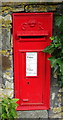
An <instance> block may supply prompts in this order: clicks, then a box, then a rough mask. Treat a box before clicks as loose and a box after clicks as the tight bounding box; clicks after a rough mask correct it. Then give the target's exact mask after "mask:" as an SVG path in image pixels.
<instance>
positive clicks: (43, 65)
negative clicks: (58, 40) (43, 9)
mask: <svg viewBox="0 0 63 120" xmlns="http://www.w3.org/2000/svg"><path fill="white" fill-rule="evenodd" d="M52 20H53V13H13V51H14V52H13V53H14V93H15V98H19V101H18V107H17V110H47V109H49V108H50V62H49V60H48V57H49V56H50V55H49V54H47V53H44V52H43V49H44V48H45V47H46V46H48V45H49V44H50V42H51V40H50V39H49V38H50V37H51V36H52ZM27 52H30V53H32V52H34V53H37V75H36V76H33V75H32V76H26V53H27Z"/></svg>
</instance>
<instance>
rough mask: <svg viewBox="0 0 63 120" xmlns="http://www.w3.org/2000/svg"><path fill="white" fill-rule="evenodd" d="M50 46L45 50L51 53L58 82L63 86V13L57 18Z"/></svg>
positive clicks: (52, 64)
mask: <svg viewBox="0 0 63 120" xmlns="http://www.w3.org/2000/svg"><path fill="white" fill-rule="evenodd" d="M50 39H51V41H52V42H51V43H50V46H48V47H46V48H45V49H44V52H46V53H50V54H51V55H52V56H51V57H50V58H49V60H50V62H51V66H52V68H53V73H57V77H58V83H59V85H60V87H62V86H63V15H60V16H56V18H55V31H54V36H52V37H50Z"/></svg>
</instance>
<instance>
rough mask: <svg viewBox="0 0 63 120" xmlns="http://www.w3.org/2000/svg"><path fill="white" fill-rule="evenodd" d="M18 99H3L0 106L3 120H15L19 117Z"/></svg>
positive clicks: (6, 97)
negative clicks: (17, 110)
mask: <svg viewBox="0 0 63 120" xmlns="http://www.w3.org/2000/svg"><path fill="white" fill-rule="evenodd" d="M17 101H18V99H15V98H13V99H12V98H10V97H8V96H5V97H2V98H1V101H0V106H1V107H2V114H1V119H2V120H10V119H12V120H14V118H16V117H17V113H16V107H17V103H16V102H17Z"/></svg>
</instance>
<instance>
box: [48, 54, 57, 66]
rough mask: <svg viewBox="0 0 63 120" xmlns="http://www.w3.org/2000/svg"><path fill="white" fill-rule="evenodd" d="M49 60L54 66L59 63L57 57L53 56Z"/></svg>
mask: <svg viewBox="0 0 63 120" xmlns="http://www.w3.org/2000/svg"><path fill="white" fill-rule="evenodd" d="M48 60H50V62H51V66H52V67H55V66H56V64H57V59H56V58H55V57H53V56H51V57H50V58H49V59H48Z"/></svg>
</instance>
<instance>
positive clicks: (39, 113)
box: [18, 110, 48, 118]
mask: <svg viewBox="0 0 63 120" xmlns="http://www.w3.org/2000/svg"><path fill="white" fill-rule="evenodd" d="M18 115H19V117H20V118H48V113H47V111H46V110H36V111H35V110H33V111H19V112H18Z"/></svg>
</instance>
